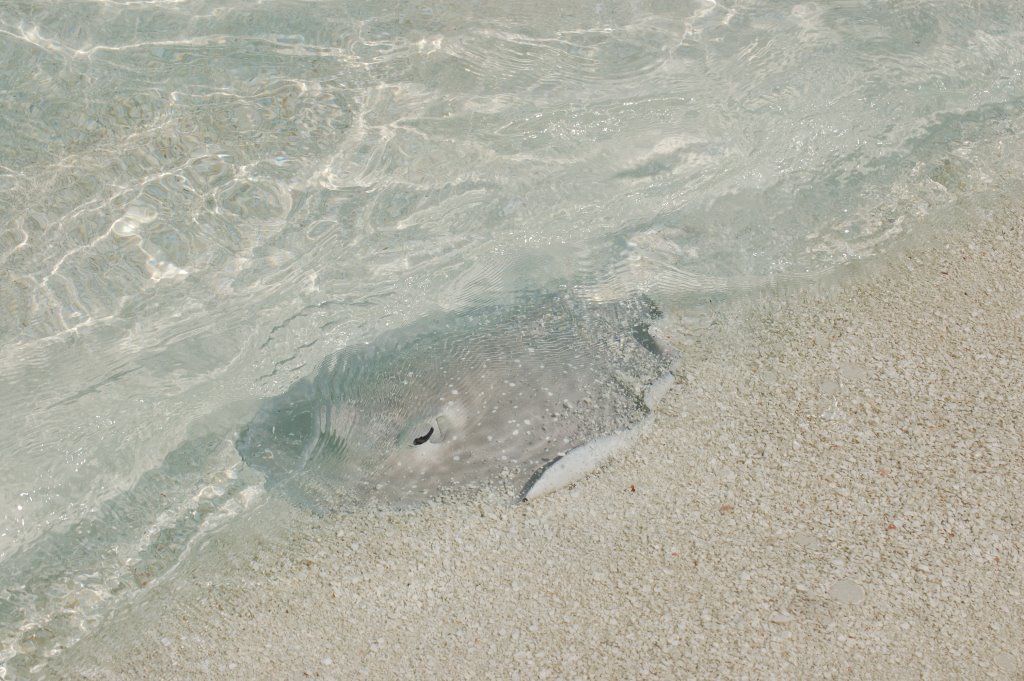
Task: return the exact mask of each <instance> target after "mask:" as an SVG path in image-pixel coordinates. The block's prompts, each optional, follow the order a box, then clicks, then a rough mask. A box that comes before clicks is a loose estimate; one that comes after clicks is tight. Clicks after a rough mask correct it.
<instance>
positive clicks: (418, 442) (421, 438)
mask: <svg viewBox="0 0 1024 681" xmlns="http://www.w3.org/2000/svg"><path fill="white" fill-rule="evenodd" d="M433 434H434V427H433V426H431V427H430V430H428V431H427V434H426V435H420V436H419V437H418V438H416V439H415V440H413V441H412V443H413V444H414V445H421V444H423V443H424V442H426V441H427V440H429V439H430V436H431V435H433Z"/></svg>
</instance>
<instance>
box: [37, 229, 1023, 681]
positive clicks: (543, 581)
mask: <svg viewBox="0 0 1024 681" xmlns="http://www.w3.org/2000/svg"><path fill="white" fill-rule="evenodd" d="M1022 253H1024V223H1022V220H1021V218H1020V217H1018V216H1017V215H1011V214H1004V215H1000V216H998V218H993V219H991V220H987V221H983V220H979V222H978V224H972V225H971V229H970V230H964V231H961V232H960V233H951V234H949V235H947V236H946V243H945V244H933V245H932V246H928V247H915V248H909V249H908V250H907V251H906V252H903V253H901V254H899V255H894V256H892V257H891V258H890V259H889V261H888V262H887V263H886V264H884V265H878V266H877V267H875V268H874V269H873V270H872V271H871V272H870V273H868V274H867V275H862V276H855V277H851V278H848V280H847V281H846V282H845V283H844V284H843V285H842V286H839V287H836V288H830V289H824V288H822V287H819V288H818V289H815V290H805V291H802V292H795V293H790V294H787V295H785V296H781V297H774V298H771V299H768V298H766V299H763V300H758V301H746V302H745V303H742V304H740V303H734V304H731V305H727V306H723V307H722V309H719V310H717V311H716V312H714V313H713V314H712V315H711V316H710V317H709V318H708V319H705V320H704V323H703V324H702V325H701V327H702V328H701V329H700V330H699V332H698V331H695V330H694V329H692V328H691V326H692V323H691V322H690V321H686V320H682V321H678V322H676V323H675V325H674V326H672V327H671V328H669V329H668V331H669V332H670V333H671V335H672V336H673V337H674V338H675V339H676V341H678V343H679V344H680V345H681V347H682V348H683V351H684V362H683V365H682V367H681V368H680V370H679V372H678V373H679V376H678V381H677V384H676V386H675V387H674V388H673V389H672V390H671V391H670V392H669V394H668V395H667V396H666V397H665V398H664V400H663V401H662V402H661V404H660V405H659V407H658V410H657V415H656V419H655V423H654V425H653V427H652V428H651V429H650V430H648V431H647V432H645V433H644V434H643V435H642V436H641V437H639V438H638V439H637V440H636V441H635V442H634V443H633V444H632V445H631V446H630V447H629V448H628V449H626V450H624V451H621V452H619V453H618V454H617V455H616V456H615V457H614V458H613V460H612V461H611V462H610V463H609V464H608V465H606V466H604V467H603V468H602V469H601V470H600V471H599V472H598V473H596V474H594V475H591V476H590V477H588V478H587V479H585V480H584V481H583V482H581V483H580V484H577V485H575V486H574V487H572V488H569V489H563V490H561V491H560V492H557V493H554V494H552V495H549V496H546V497H543V498H541V499H539V500H536V501H534V502H530V503H526V504H519V505H515V506H508V505H507V504H505V503H504V502H503V501H501V500H496V499H480V500H476V501H474V502H472V503H459V504H440V505H436V506H432V507H428V508H425V509H422V510H420V511H417V512H413V513H395V512H392V513H374V512H366V513H360V514H356V515H351V516H343V517H332V518H314V517H309V516H303V515H302V514H301V512H299V511H296V510H294V509H291V508H290V507H288V506H287V505H285V504H283V503H280V502H274V501H268V502H266V503H265V504H264V505H263V506H262V507H260V508H258V509H256V510H255V511H254V514H255V522H251V523H247V524H246V525H245V528H247V529H244V528H242V529H240V528H238V527H236V526H235V525H240V523H239V524H231V525H229V526H228V527H226V528H225V529H224V530H221V531H219V532H216V533H214V534H213V536H211V537H210V538H208V539H206V540H205V542H204V543H203V544H202V545H198V546H194V547H193V548H192V551H191V555H190V556H189V559H188V561H187V562H186V563H185V564H184V565H183V566H182V567H181V568H179V569H178V570H177V571H176V572H174V573H172V574H171V575H169V576H168V577H165V578H163V579H162V580H161V581H159V582H157V583H155V584H154V585H153V586H152V587H151V589H150V592H149V593H148V594H147V596H146V597H145V598H144V599H142V600H141V601H140V602H139V603H138V604H137V605H136V606H134V607H133V609H132V610H131V611H129V612H126V613H123V614H122V615H121V616H120V617H119V619H118V621H117V622H114V623H111V624H109V625H107V626H104V627H102V628H101V629H100V630H99V631H98V632H97V633H96V634H94V635H91V636H90V637H87V638H86V639H84V640H83V641H82V642H81V644H80V645H78V646H77V647H76V648H74V649H72V650H71V651H69V652H68V653H67V654H65V655H64V656H62V657H60V658H57V659H56V660H54V662H53V663H52V664H51V665H50V667H49V674H50V675H51V676H52V677H53V678H89V679H142V678H145V679H206V678H218V679H254V678H259V679H262V678H274V679H302V678H321V679H339V680H341V679H353V678H371V679H392V678H395V679H399V678H400V679H407V678H434V679H442V678H443V679H449V678H452V679H454V678H467V679H468V678H473V679H477V678H484V679H487V678H494V679H516V678H521V679H543V678H557V679H563V678H601V679H628V678H664V679H677V678H758V679H768V678H839V679H858V678H864V679H867V678H872V679H880V678H885V679H901V678H913V679H918V678H971V679H985V678H993V679H1018V678H1021V677H1022V675H1024V652H1022V651H1024V599H1022V597H1021V591H1022V590H1024V502H1022V500H1021V494H1022V490H1024V259H1022V258H1021V254H1022ZM282 518H283V519H282ZM227 530H230V531H227ZM225 556H229V557H225Z"/></svg>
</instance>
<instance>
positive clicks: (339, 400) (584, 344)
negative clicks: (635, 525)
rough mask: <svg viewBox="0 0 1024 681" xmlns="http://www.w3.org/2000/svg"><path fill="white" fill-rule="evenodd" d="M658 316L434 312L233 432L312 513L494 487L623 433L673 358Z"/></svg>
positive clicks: (518, 482) (521, 306)
mask: <svg viewBox="0 0 1024 681" xmlns="http://www.w3.org/2000/svg"><path fill="white" fill-rule="evenodd" d="M659 316H660V313H659V311H658V309H657V307H656V306H655V305H654V303H653V302H652V301H650V300H649V299H647V298H645V297H634V298H630V299H627V300H620V301H616V302H595V301H590V300H586V299H580V298H578V297H574V296H572V295H570V294H557V295H545V296H536V297H533V298H532V299H528V300H523V301H522V302H519V303H513V304H507V305H493V306H479V307H475V308H473V309H469V310H464V311H461V312H458V313H449V314H445V315H437V316H433V317H429V318H426V319H423V320H421V321H419V322H417V323H415V324H412V325H410V326H407V327H404V328H401V329H397V330H393V331H388V332H385V333H384V334H382V335H381V336H380V337H378V338H377V339H375V340H374V341H373V342H371V343H368V344H364V345H359V346H355V347H349V348H345V349H343V350H342V351H340V352H339V353H338V354H337V355H335V356H333V357H331V358H329V359H327V360H326V361H324V362H323V363H322V364H321V366H320V368H319V370H318V371H317V372H316V373H315V374H314V375H313V376H310V377H308V378H305V379H303V380H300V381H299V382H297V383H296V384H294V385H293V386H291V387H290V388H289V389H288V390H287V391H286V392H285V393H283V394H281V395H279V396H277V397H274V398H271V399H269V400H268V401H267V402H266V403H264V405H263V406H262V407H261V408H260V409H259V411H258V413H257V415H256V417H255V418H254V419H253V420H252V422H251V423H249V425H248V426H246V427H245V428H244V429H243V430H242V431H241V432H240V434H239V436H238V439H237V441H236V447H237V449H238V452H239V454H240V455H241V457H242V459H243V460H244V461H245V462H246V463H247V464H248V465H250V466H251V467H253V468H255V469H258V470H259V471H262V473H263V474H264V476H265V479H266V486H267V488H268V490H270V491H279V492H281V493H283V494H285V495H287V497H288V498H289V499H291V500H292V501H294V502H295V503H298V504H300V505H302V506H304V507H307V508H311V509H313V510H315V511H318V512H326V511H332V510H340V509H343V508H345V507H346V506H349V505H355V504H366V503H377V504H381V505H387V506H392V507H394V506H407V505H415V504H418V503H421V502H423V501H426V500H428V499H432V498H436V497H439V496H442V495H445V494H451V493H456V492H460V491H463V490H471V489H476V488H479V487H483V486H492V487H493V486H498V487H500V488H502V489H504V490H507V491H508V492H509V495H510V496H512V497H522V495H523V492H524V491H525V488H526V487H527V486H528V483H530V482H531V481H532V480H535V479H536V478H537V476H538V475H539V474H540V473H541V472H542V471H543V470H545V468H546V467H549V466H550V465H551V464H552V462H553V461H555V460H557V459H558V458H559V457H561V456H562V455H563V454H564V453H565V452H567V451H570V450H572V449H573V448H577V447H579V446H581V445H584V444H585V443H587V442H590V441H593V440H594V439H595V438H599V437H600V436H602V435H607V434H608V433H614V432H619V431H623V430H624V429H629V428H630V427H631V426H633V425H635V424H636V423H638V422H639V421H641V420H642V419H643V418H644V417H646V416H647V415H648V413H649V411H650V404H649V401H647V400H645V390H647V389H648V388H649V387H650V386H651V385H652V384H653V383H654V382H655V381H656V380H657V379H658V378H659V377H661V376H663V375H664V374H665V372H666V369H667V367H668V366H669V364H670V358H671V357H670V356H671V351H670V350H669V349H668V346H667V345H666V344H664V343H663V342H661V341H660V340H659V339H657V338H656V337H655V335H653V334H652V323H653V322H654V321H655V320H656V319H658V317H659Z"/></svg>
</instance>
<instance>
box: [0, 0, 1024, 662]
mask: <svg viewBox="0 0 1024 681" xmlns="http://www.w3.org/2000/svg"><path fill="white" fill-rule="evenodd" d="M967 5H968V3H947V2H927V1H922V2H901V3H898V4H897V5H892V4H891V3H873V2H828V3H817V4H815V3H803V4H794V3H787V2H776V1H768V0H758V1H752V2H733V3H712V2H690V3H686V2H683V3H678V2H673V3H665V4H664V5H660V4H658V3H638V4H636V5H631V6H630V7H624V6H619V4H613V5H612V6H609V7H604V6H601V7H596V8H595V7H591V6H589V5H579V6H576V5H572V4H564V3H559V4H558V5H557V6H555V5H552V4H550V3H538V4H536V5H524V4H521V3H520V4H517V5H516V6H515V7H512V8H510V7H507V6H505V5H501V4H493V5H488V4H473V5H468V4H467V5H462V6H458V7H452V8H450V9H446V8H442V7H435V6H433V5H432V4H422V5H415V4H413V5H410V4H401V5H388V4H381V3H365V4H362V5H360V4H355V3H344V4H342V3H314V2H294V3H292V2H283V1H282V2H274V3H263V4H255V5H254V4H252V3H235V4H232V3H222V2H220V3H206V2H189V1H187V0H183V1H174V2H171V1H168V2H141V1H140V2H114V1H103V2H101V1H86V2H18V1H15V2H7V3H3V5H2V6H0V67H2V68H0V111H2V112H3V117H2V120H0V215H2V217H3V219H2V221H0V311H2V314H0V414H2V415H0V432H2V433H3V438H2V443H0V471H2V475H0V664H3V665H4V667H5V668H6V669H7V672H6V673H7V675H8V678H14V677H17V676H20V675H23V674H29V673H30V670H32V669H33V668H36V666H37V665H38V664H39V663H40V662H41V661H42V660H44V659H45V657H46V656H48V655H51V654H53V653H54V652H55V651H57V650H59V649H60V647H61V646H64V645H67V644H69V643H70V642H72V641H73V640H75V639H76V638H77V637H78V636H80V635H81V633H82V632H84V631H87V630H89V629H90V628H92V627H94V626H96V623H97V622H98V621H99V620H100V619H101V618H102V617H103V616H104V615H105V614H106V613H109V612H110V611H111V608H112V607H113V606H115V605H116V604H117V603H118V602H122V601H123V600H125V599H129V598H131V597H132V594H134V593H136V592H137V591H138V590H139V589H142V588H144V587H145V585H146V584H148V583H149V581H150V580H152V579H154V578H157V577H159V576H160V575H161V574H164V573H165V572H166V570H167V569H168V568H169V567H170V566H173V565H174V563H175V561H176V560H178V558H179V557H180V555H181V552H182V550H183V547H184V546H186V545H187V544H188V542H190V541H192V540H193V538H194V537H196V536H197V535H198V534H200V533H202V532H203V531H205V528H208V527H210V526H212V525H215V524H216V523H218V522H220V521H221V520H222V519H224V518H226V517H230V516H233V515H241V516H243V517H244V515H245V509H246V507H247V505H251V504H252V503H255V502H256V501H257V500H258V499H259V498H260V495H261V494H262V490H263V475H262V474H261V472H260V471H259V470H254V469H252V468H251V467H249V466H247V465H246V463H245V462H244V461H242V459H241V458H240V456H239V453H238V451H237V448H236V446H235V434H236V433H237V432H238V431H239V430H240V429H241V428H243V427H244V425H245V424H246V423H247V422H249V420H250V419H252V418H253V416H254V414H256V413H257V412H258V410H259V408H260V405H261V404H265V403H266V400H268V399H270V398H272V397H274V396H277V395H281V394H284V393H285V392H286V391H287V390H288V389H289V388H290V386H292V385H294V384H295V383H296V382H297V381H299V380H301V379H303V378H307V377H310V376H313V375H315V374H316V372H317V370H318V367H319V366H320V365H321V364H322V363H323V362H324V361H325V360H329V358H331V357H333V356H335V355H336V354H337V353H338V352H340V351H342V350H343V349H344V348H349V347H353V346H356V345H358V344H360V343H365V342H372V341H374V340H375V339H378V338H380V337H381V334H382V333H384V332H385V331H386V330H389V329H402V328H406V327H408V326H409V325H410V324H414V323H417V322H418V321H421V320H424V319H431V318H445V316H446V315H450V314H457V313H458V312H459V311H461V310H466V309H469V308H473V307H475V306H480V305H485V304H486V305H496V306H501V305H503V304H505V303H506V302H508V301H510V300H516V301H519V300H521V299H522V297H523V295H524V292H536V295H537V296H538V300H541V299H543V297H544V296H545V295H550V294H552V293H554V292H562V293H568V294H569V295H572V296H574V297H575V298H577V299H579V300H582V301H584V302H585V303H587V301H606V302H614V301H617V300H626V299H629V298H630V296H635V295H636V294H638V293H646V294H648V295H649V296H651V297H652V298H653V299H654V300H656V301H657V302H658V303H659V304H662V305H663V306H671V305H682V306H685V305H687V303H688V301H691V300H697V299H698V298H700V297H702V296H704V295H705V294H708V293H715V294H722V293H725V294H728V293H729V292H730V291H734V290H738V289H749V288H758V287H767V286H770V285H771V284H772V283H773V282H775V281H778V280H780V279H786V278H805V277H806V278H811V279H813V278H814V277H816V276H819V275H820V274H822V273H824V272H828V271H830V270H831V269H833V268H836V267H838V266H841V265H842V264H844V263H847V262H851V261H854V260H857V259H863V258H872V257H879V256H880V255H881V254H884V253H885V251H886V250H887V249H889V248H890V247H892V246H893V245H895V244H898V243H899V242H900V241H901V240H902V239H906V238H908V237H909V238H927V231H928V229H929V228H930V227H931V226H933V225H935V224H938V223H939V222H941V221H942V216H943V215H944V211H948V210H951V207H953V206H956V205H962V204H964V203H971V202H972V201H974V202H981V205H984V204H983V202H984V198H983V197H985V196H986V192H990V191H995V190H997V189H998V187H999V186H1000V185H1001V184H1002V183H1003V182H1004V181H1005V179H1006V178H1008V177H1015V176H1019V171H1020V165H1021V162H1020V159H1021V158H1022V155H1021V154H1020V153H1019V152H1020V150H1021V138H1020V130H1021V122H1022V103H1024V83H1022V79H1024V72H1022V69H1024V35H1022V33H1024V31H1022V29H1024V16H1022V13H1021V11H1020V10H1019V8H1018V7H1017V5H1016V4H1015V3H1011V2H1007V1H1006V0H991V1H988V2H975V3H970V4H969V6H967ZM517 304H518V303H517ZM587 304H589V303H587ZM505 332H506V333H511V332H512V330H511V329H505ZM489 337H490V336H489ZM455 338H456V340H458V337H457V336H456V337H455ZM684 361H685V358H684Z"/></svg>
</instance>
